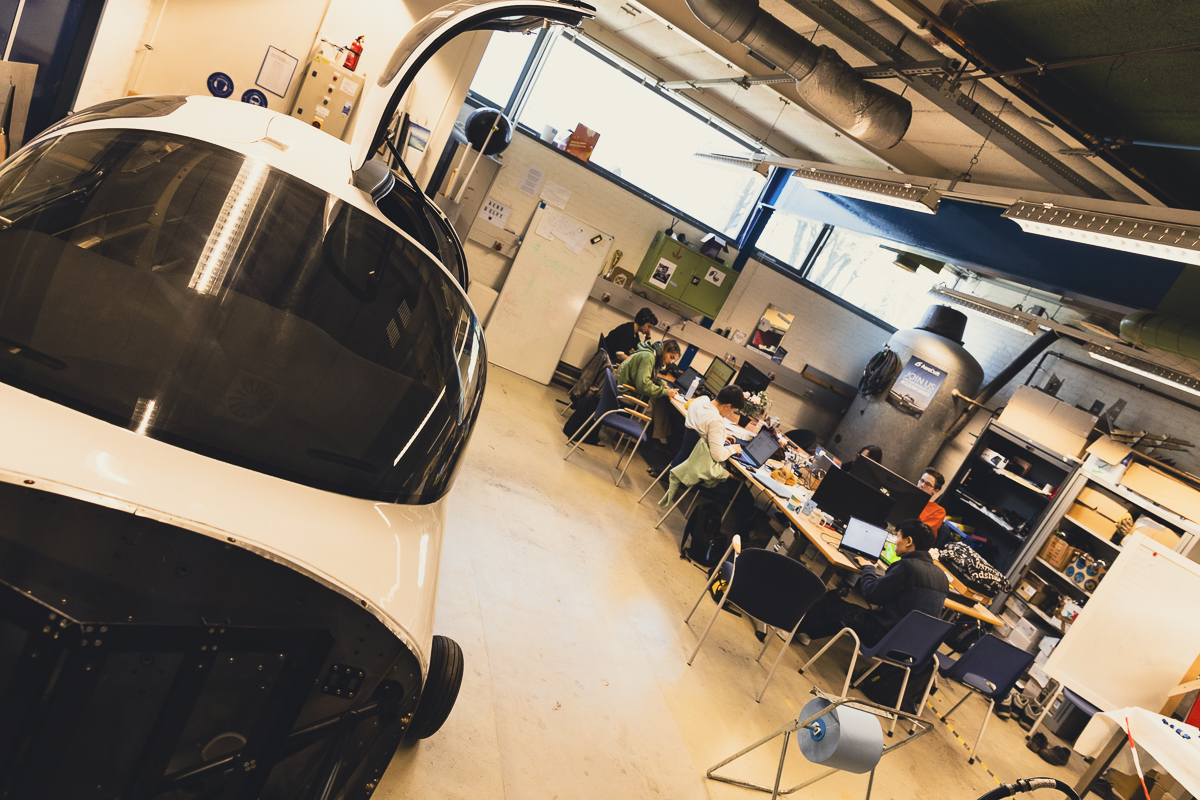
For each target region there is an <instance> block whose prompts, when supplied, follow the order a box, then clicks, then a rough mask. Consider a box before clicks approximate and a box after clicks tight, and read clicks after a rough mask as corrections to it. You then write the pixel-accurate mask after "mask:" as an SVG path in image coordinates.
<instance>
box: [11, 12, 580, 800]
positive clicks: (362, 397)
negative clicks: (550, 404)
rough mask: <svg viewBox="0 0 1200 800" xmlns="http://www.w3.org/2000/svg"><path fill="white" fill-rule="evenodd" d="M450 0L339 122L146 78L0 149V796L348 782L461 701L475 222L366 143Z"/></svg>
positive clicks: (384, 121) (450, 27) (490, 20)
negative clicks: (452, 544) (458, 543)
mask: <svg viewBox="0 0 1200 800" xmlns="http://www.w3.org/2000/svg"><path fill="white" fill-rule="evenodd" d="M592 11H593V9H592V8H591V7H590V6H587V5H584V4H582V3H576V2H570V0H561V1H559V0H522V1H521V2H515V1H514V0H490V1H489V0H467V1H466V2H458V3H454V4H452V5H449V6H446V7H445V8H443V9H441V10H439V11H436V12H434V13H433V14H430V15H429V16H428V17H426V18H424V19H423V20H421V21H420V22H419V23H417V25H416V26H415V27H414V28H413V29H412V30H411V31H410V32H409V34H408V35H407V36H406V37H405V38H404V40H403V41H402V42H401V43H400V45H399V47H398V48H397V49H396V51H395V53H394V55H393V56H392V59H391V61H390V62H389V64H388V67H387V69H386V70H385V71H384V73H383V74H382V75H381V76H380V78H379V81H378V85H377V86H375V87H373V88H372V91H371V92H370V93H368V94H367V96H366V98H365V100H364V104H363V106H362V108H361V109H360V118H359V121H358V128H357V133H356V135H355V137H354V141H353V142H352V143H350V144H346V143H344V142H341V141H338V140H336V139H334V138H333V137H331V136H329V135H327V134H325V133H323V132H321V131H318V130H316V129H314V128H313V127H310V126H308V125H306V124H304V123H303V122H301V121H299V120H297V119H293V118H290V117H288V116H285V115H282V114H278V113H275V112H272V111H269V110H267V109H264V108H258V107H255V106H251V105H247V104H243V103H237V102H230V101H228V100H218V99H215V98H211V97H132V98H124V99H121V100H114V101H111V102H108V103H103V104H101V105H98V106H95V107H92V108H89V109H87V110H84V111H81V112H79V113H77V114H74V115H72V116H70V117H68V118H67V119H66V120H64V121H63V122H61V123H59V124H57V125H55V126H54V127H52V128H50V129H49V130H46V131H44V132H42V133H41V134H39V135H37V136H36V137H35V138H33V139H32V140H31V141H30V142H29V143H28V144H26V145H25V147H24V148H22V149H21V150H20V151H18V152H17V153H15V154H14V155H13V156H12V157H11V158H10V159H8V160H7V161H6V162H4V164H3V166H2V168H0V797H11V798H20V800H37V799H38V798H72V800H77V799H78V798H97V800H100V799H102V798H118V797H120V798H157V797H162V798H172V799H173V800H188V799H189V798H195V799H196V800H199V799H200V798H205V799H207V798H247V800H249V799H250V798H301V797H303V798H333V797H347V798H350V797H353V798H365V797H368V796H370V795H371V793H372V792H373V791H374V789H375V787H376V786H377V784H378V781H379V778H380V777H381V776H382V774H383V771H384V769H385V768H386V767H387V765H388V763H389V761H390V759H391V757H392V754H393V753H394V751H395V749H396V747H397V745H398V744H399V743H400V742H401V740H403V739H405V738H408V739H417V738H424V737H426V736H429V735H430V734H432V733H434V732H435V731H437V730H438V728H439V727H440V726H441V725H442V723H443V721H444V720H445V719H446V717H447V715H448V714H449V713H450V710H451V707H452V706H453V705H454V701H455V699H456V697H457V694H458V688H459V684H460V682H461V678H462V672H463V661H462V653H461V650H460V649H459V647H458V645H457V644H455V643H454V642H453V641H451V640H449V639H446V638H444V637H439V636H435V635H434V634H433V617H434V605H435V601H436V598H437V586H438V566H439V562H440V555H441V549H442V534H443V526H444V519H445V503H446V497H447V493H448V492H449V491H450V489H451V486H452V485H453V483H454V477H455V473H456V470H457V468H458V466H459V465H460V463H461V460H462V456H463V453H464V450H465V448H466V445H467V441H468V439H469V437H470V434H471V430H472V427H473V425H474V423H475V420H476V416H477V414H478V411H479V405H480V402H481V398H482V395H483V387H484V379H485V373H486V369H487V360H486V355H485V351H484V342H483V334H482V328H481V326H480V324H479V320H478V318H477V317H476V315H475V312H474V309H473V308H472V307H471V304H470V303H469V302H468V300H467V295H466V286H467V270H466V264H465V261H464V258H463V253H462V246H461V244H460V242H459V240H458V237H457V236H456V235H455V232H454V230H453V229H452V227H451V226H450V225H449V223H448V222H447V221H446V219H445V217H444V216H443V215H442V214H441V213H440V212H439V211H438V210H437V208H436V207H435V206H434V205H433V204H432V203H431V202H430V201H429V200H428V199H427V198H426V197H425V196H424V194H423V193H422V192H421V191H420V189H419V187H418V186H417V185H416V181H415V179H413V178H412V176H411V175H409V174H407V172H405V174H397V173H394V172H392V171H390V170H389V169H388V167H387V166H386V165H385V164H384V163H383V162H381V161H377V160H371V159H372V156H373V154H375V153H376V152H377V151H378V150H379V148H380V147H381V145H383V144H384V142H385V138H386V130H387V125H388V122H389V121H390V120H391V118H392V116H393V115H394V113H395V110H396V108H397V106H398V104H399V102H400V100H401V97H402V96H403V94H404V92H405V90H406V89H407V88H408V87H409V86H410V85H411V83H412V81H413V78H414V76H415V74H416V72H417V70H418V69H419V68H420V67H421V66H422V65H423V64H424V63H425V62H426V61H427V60H428V58H429V57H430V55H432V53H433V52H435V51H436V50H437V49H438V48H439V47H441V46H442V45H444V44H445V43H446V42H447V41H449V40H450V39H452V38H453V37H454V36H456V35H458V34H460V33H463V32H466V31H471V30H480V29H496V30H528V29H532V28H535V27H538V26H541V25H543V24H545V22H546V21H547V20H549V21H551V22H554V23H561V24H566V25H577V24H579V23H580V22H581V21H582V20H583V19H586V18H589V17H591V16H592Z"/></svg>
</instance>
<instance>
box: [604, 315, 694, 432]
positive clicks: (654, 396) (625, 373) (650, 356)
mask: <svg viewBox="0 0 1200 800" xmlns="http://www.w3.org/2000/svg"><path fill="white" fill-rule="evenodd" d="M679 352H680V351H679V342H677V341H675V340H674V339H668V340H667V341H665V342H659V343H657V344H649V343H647V342H642V343H641V344H639V345H638V346H637V348H636V349H635V350H634V351H633V355H631V356H630V357H629V358H627V359H625V360H624V361H622V362H621V369H620V370H618V371H617V383H619V384H622V385H628V386H632V387H633V388H634V390H635V391H636V392H638V394H640V395H641V396H642V397H643V399H645V400H646V401H647V402H648V403H650V406H649V408H648V409H647V413H648V414H649V415H650V419H651V420H652V421H653V422H652V423H651V424H652V425H653V426H654V428H653V430H652V432H651V435H652V436H653V437H654V438H655V439H658V441H660V442H662V443H663V444H666V442H667V437H668V436H670V435H671V414H672V413H673V412H672V411H671V409H670V408H668V407H667V404H668V403H669V402H670V399H671V398H672V397H674V396H675V395H677V394H679V392H678V391H676V390H675V389H672V388H669V387H668V386H667V385H666V384H665V383H663V381H662V379H661V378H659V377H658V373H659V372H661V371H662V368H663V367H665V366H667V365H669V364H674V363H675V362H676V361H678V360H679Z"/></svg>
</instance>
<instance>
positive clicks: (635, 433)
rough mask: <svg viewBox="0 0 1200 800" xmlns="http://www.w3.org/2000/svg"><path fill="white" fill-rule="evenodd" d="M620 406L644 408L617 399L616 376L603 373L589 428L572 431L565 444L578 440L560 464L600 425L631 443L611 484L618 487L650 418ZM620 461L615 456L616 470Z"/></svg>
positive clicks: (635, 402) (626, 399) (637, 402)
mask: <svg viewBox="0 0 1200 800" xmlns="http://www.w3.org/2000/svg"><path fill="white" fill-rule="evenodd" d="M622 403H626V404H632V405H635V406H639V407H642V408H644V407H645V405H646V404H645V403H643V402H642V401H640V400H637V399H636V398H632V397H621V396H620V395H618V394H617V379H616V376H614V375H613V373H612V370H605V371H604V377H603V381H602V382H601V384H600V403H599V405H597V406H596V411H595V413H594V414H593V415H592V424H591V425H588V426H587V429H586V430H584V426H582V425H580V426H579V430H577V431H575V433H574V435H572V436H571V438H570V439H567V442H568V444H569V443H571V441H572V440H574V439H575V438H576V437H578V440H577V441H575V443H574V444H572V445H571V449H570V450H568V451H567V454H566V455H565V456H563V461H566V460H567V459H568V458H570V457H571V453H574V452H575V450H576V449H577V448H578V447H579V445H580V444H581V443H582V442H583V440H584V439H586V438H587V437H588V434H590V433H591V432H592V430H593V429H594V428H595V427H596V426H597V425H603V426H604V427H606V428H611V429H612V430H614V431H616V432H617V433H619V434H623V435H625V436H628V437H630V438H631V439H632V440H633V441H634V445H633V449H632V450H630V452H629V457H628V459H625V467H624V469H622V470H621V474H620V475H618V476H617V480H616V481H615V483H616V485H618V486H619V485H620V484H621V479H622V478H624V477H625V471H626V470H628V469H629V464H630V462H632V461H633V457H634V455H636V454H637V449H638V446H639V445H641V443H642V442H644V441H645V440H646V428H647V427H649V425H650V417H648V416H646V415H645V414H643V413H641V412H640V411H634V410H633V409H631V408H623V407H622V405H621V404H622ZM638 420H641V425H640V426H639V424H638ZM581 432H582V434H581ZM621 461H622V458H621V457H620V456H618V458H617V466H618V467H620V466H621Z"/></svg>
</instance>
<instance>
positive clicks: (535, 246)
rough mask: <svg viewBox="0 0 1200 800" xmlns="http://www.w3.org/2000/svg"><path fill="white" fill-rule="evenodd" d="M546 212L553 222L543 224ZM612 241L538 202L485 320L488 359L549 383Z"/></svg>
mask: <svg viewBox="0 0 1200 800" xmlns="http://www.w3.org/2000/svg"><path fill="white" fill-rule="evenodd" d="M547 214H549V216H550V217H551V218H553V221H554V223H555V224H543V223H544V222H547V221H548V220H547V219H546V217H547ZM556 215H557V217H556ZM579 229H582V232H580V230H579ZM555 231H558V232H559V234H560V235H555ZM612 242H613V237H611V236H609V235H608V234H606V233H604V232H602V231H599V230H597V229H596V228H594V227H593V226H591V225H588V224H587V223H586V222H583V221H581V220H578V219H575V218H574V217H571V216H570V215H569V214H565V213H563V212H562V211H560V210H558V209H556V208H547V207H546V205H545V204H544V203H543V204H540V205H539V206H538V209H537V210H536V211H535V212H534V214H533V220H532V222H530V224H529V232H528V233H527V234H526V235H525V241H524V242H522V243H521V249H520V250H518V251H517V257H516V258H515V259H514V260H513V265H512V269H511V270H509V273H508V277H507V278H506V279H505V281H504V287H503V288H502V289H501V290H500V296H499V297H498V298H497V299H496V305H495V307H494V308H493V309H492V316H491V318H490V319H489V320H488V324H487V328H486V332H487V350H488V361H490V362H491V363H493V364H495V365H497V366H500V367H504V368H505V369H508V370H512V371H513V372H515V373H517V374H518V375H524V376H525V377H527V378H530V379H532V380H535V381H537V382H538V383H542V384H549V383H550V379H551V378H552V377H553V376H554V370H555V369H556V368H557V367H558V361H559V358H560V357H561V356H562V352H563V349H564V348H565V347H566V346H567V340H568V339H569V338H571V331H573V330H574V329H575V322H576V321H577V320H578V319H579V313H580V311H582V310H583V304H584V303H585V302H586V301H587V298H588V293H589V292H590V291H591V288H592V284H594V283H595V282H596V276H597V275H599V274H600V270H601V269H602V268H603V266H604V263H605V261H606V259H607V258H608V251H609V249H610V248H611V247H612Z"/></svg>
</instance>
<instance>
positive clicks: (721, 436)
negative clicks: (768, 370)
mask: <svg viewBox="0 0 1200 800" xmlns="http://www.w3.org/2000/svg"><path fill="white" fill-rule="evenodd" d="M745 402H746V396H745V394H744V393H743V392H742V390H741V389H740V388H738V387H737V386H736V385H734V384H732V383H731V384H729V385H728V386H726V387H725V388H724V389H722V390H721V391H719V392H717V396H716V398H715V399H712V400H710V399H709V398H707V397H698V398H696V399H695V400H693V401H692V402H691V403H689V404H688V407H687V426H688V427H689V428H691V429H692V430H694V431H696V432H697V433H699V434H700V438H701V439H703V440H704V441H706V442H708V452H709V453H710V454H711V455H712V459H713V461H716V462H717V463H718V464H719V463H721V462H723V461H728V460H729V459H730V458H731V457H733V456H735V455H737V454H738V453H740V452H742V446H741V445H739V444H727V442H728V441H729V439H730V437H729V431H728V430H727V429H726V427H725V420H729V421H731V422H734V423H736V422H737V420H738V414H739V413H740V412H741V410H742V406H743V405H744V404H745Z"/></svg>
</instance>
